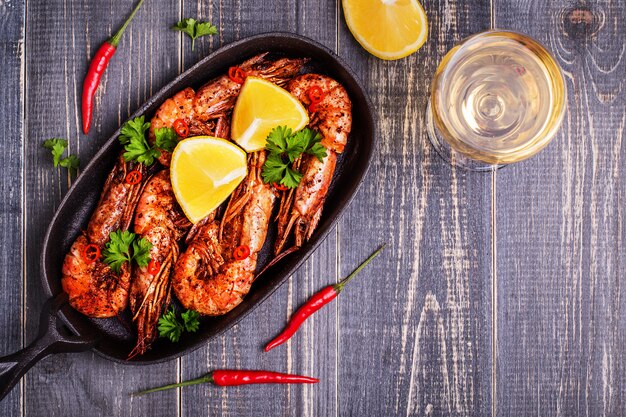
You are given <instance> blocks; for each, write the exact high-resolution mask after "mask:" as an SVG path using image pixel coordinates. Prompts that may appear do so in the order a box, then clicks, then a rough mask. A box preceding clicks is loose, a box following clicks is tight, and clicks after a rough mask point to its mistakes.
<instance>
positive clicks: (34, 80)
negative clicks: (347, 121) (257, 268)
mask: <svg viewBox="0 0 626 417" xmlns="http://www.w3.org/2000/svg"><path fill="white" fill-rule="evenodd" d="M339 3H340V2H339V1H338V0H337V1H329V2H326V1H322V2H319V1H313V0H272V1H271V2H270V1H267V0H251V1H241V0H211V1H200V0H177V1H173V2H160V3H159V4H158V7H156V6H153V5H151V7H147V6H148V5H149V4H150V3H149V2H146V4H145V5H144V8H143V9H142V10H141V11H140V12H139V14H138V15H137V17H136V19H135V21H134V22H133V24H132V25H131V26H130V28H129V30H128V31H127V33H126V35H125V36H124V38H123V40H122V42H121V44H120V48H119V50H118V52H117V54H116V55H115V57H114V58H113V60H112V62H111V66H110V68H109V69H108V70H107V72H106V74H105V76H104V78H103V80H102V86H101V88H100V89H99V90H98V93H97V99H96V108H95V119H94V127H93V130H92V133H91V134H90V135H89V136H88V137H85V136H84V135H82V134H81V133H80V112H79V110H78V107H79V106H78V105H79V103H80V94H81V90H82V87H81V85H82V77H83V75H84V74H85V71H86V68H87V65H88V61H89V59H90V58H91V57H92V56H93V54H94V53H95V51H96V49H97V48H98V47H99V45H100V44H101V43H102V42H103V41H104V40H105V39H106V37H107V35H108V34H110V33H112V32H113V31H115V29H116V28H117V27H118V26H119V24H120V23H121V21H122V20H123V15H124V14H126V13H127V12H128V11H129V10H130V8H131V1H130V0H125V1H124V2H115V1H112V0H104V1H97V2H96V1H91V0H50V1H45V2H44V1H35V0H33V1H29V2H28V4H27V5H26V1H25V0H10V1H1V0H0V68H2V71H0V85H2V87H3V89H2V94H1V95H0V109H1V110H2V112H0V121H1V122H2V123H3V126H4V129H3V133H2V134H1V135H2V136H1V140H2V142H1V143H2V145H3V149H4V152H3V153H2V155H0V167H2V170H3V176H2V190H3V196H2V199H0V226H1V227H0V241H1V242H2V249H0V263H1V264H2V270H1V271H0V294H2V295H1V297H2V303H0V317H1V319H0V354H7V353H10V352H12V351H15V350H16V349H18V348H20V347H21V345H22V342H26V343H27V342H30V341H31V340H32V339H33V338H34V335H35V334H36V330H37V329H36V327H37V317H38V315H39V311H40V308H41V305H42V303H43V301H44V295H43V293H42V290H41V286H40V277H39V254H40V249H41V241H42V238H43V234H44V233H45V230H46V227H47V225H48V223H49V221H50V219H51V217H52V215H53V213H54V211H55V209H56V206H57V205H58V203H59V202H60V200H61V198H62V197H63V195H64V194H65V193H66V191H67V189H68V187H69V185H70V184H71V180H72V179H71V178H70V177H68V175H67V173H66V172H65V171H64V170H55V169H54V168H53V167H52V163H51V158H50V156H49V154H48V152H47V151H45V150H43V149H41V142H42V141H43V140H44V139H46V138H48V137H52V136H57V137H66V138H67V139H69V141H70V149H69V151H70V152H71V153H78V154H79V156H80V157H81V160H82V161H83V163H86V162H87V161H88V160H89V159H90V158H91V157H92V156H93V155H94V153H95V152H96V151H97V149H98V147H99V146H100V144H101V143H103V142H104V141H105V140H106V139H107V138H108V137H109V135H110V134H111V133H112V132H113V131H114V130H115V129H116V128H117V127H118V126H119V125H120V124H121V123H122V122H124V121H125V120H126V118H127V117H128V115H129V114H130V113H132V112H133V111H134V109H136V108H137V107H138V106H139V105H141V104H142V103H143V102H144V101H145V100H146V99H148V98H149V97H150V96H151V95H152V94H154V93H155V92H156V91H157V90H158V89H159V88H160V87H161V86H163V85H164V84H165V83H167V82H168V81H169V80H171V79H172V78H173V77H174V76H175V75H177V74H179V73H180V72H182V71H183V70H184V69H185V68H188V67H190V66H191V65H192V64H194V63H195V62H197V61H198V60H199V59H201V58H202V57H204V56H205V55H206V54H207V53H209V52H211V51H213V50H215V49H217V48H218V47H220V46H222V45H225V44H227V43H230V42H232V41H234V40H236V39H240V38H242V37H245V36H248V35H252V34H256V33H261V32H267V31H272V30H281V31H289V32H296V33H300V34H304V35H306V36H309V37H311V38H313V39H315V40H317V41H319V42H321V43H323V44H325V45H327V46H328V47H330V48H332V49H334V50H336V51H338V53H339V54H340V55H341V56H342V57H343V58H344V59H345V60H347V61H348V62H349V63H350V65H351V66H352V67H353V69H354V70H355V71H356V72H357V74H358V76H359V77H360V79H361V80H363V82H364V84H365V86H366V88H367V90H368V92H369V94H370V97H371V99H372V101H373V104H374V108H375V111H376V113H377V114H378V117H379V120H378V140H379V153H378V155H377V158H376V159H375V160H374V163H373V166H372V169H371V171H370V173H369V174H368V177H367V179H366V181H365V182H364V184H363V188H362V189H361V191H360V192H359V194H358V195H357V197H356V200H355V201H354V202H353V204H352V205H351V206H350V208H349V210H348V211H347V213H346V215H345V216H344V218H343V219H342V220H341V222H340V223H339V226H338V228H337V230H336V232H335V233H331V234H330V235H329V237H328V238H327V239H326V241H325V242H324V243H323V244H322V245H321V246H320V248H319V249H318V250H317V252H316V253H315V254H314V255H313V256H312V257H311V259H310V260H309V261H308V262H307V263H306V264H305V266H304V267H303V268H302V269H301V270H300V271H299V272H298V273H296V274H295V275H294V276H293V277H292V278H291V279H290V280H289V282H288V283H286V284H285V285H283V286H282V287H281V288H279V289H278V290H277V291H276V293H275V294H274V295H273V296H272V297H271V298H270V299H269V300H268V301H267V302H266V303H264V304H263V305H261V306H260V307H259V308H257V309H256V310H255V312H254V313H253V314H251V315H250V316H248V317H247V318H246V319H244V320H243V321H242V322H241V323H239V324H238V325H237V326H235V327H234V328H233V329H231V330H230V331H228V332H226V333H225V334H224V335H223V336H222V337H220V338H218V339H217V340H214V341H212V342H211V343H209V344H208V345H207V347H205V348H202V349H199V350H198V351H196V352H194V353H192V354H190V355H187V356H186V357H184V358H183V359H180V360H177V361H172V362H169V363H165V364H160V365H154V366H149V367H136V366H121V365H117V364H113V363H112V362H109V361H106V360H104V359H102V358H100V357H98V356H97V355H95V354H93V353H83V354H72V355H57V356H54V357H52V358H48V359H46V360H44V361H43V362H41V363H40V364H38V365H36V366H35V367H34V368H33V369H32V370H31V371H30V372H29V373H28V374H27V376H26V377H25V379H24V380H23V381H22V387H17V388H16V390H15V391H14V392H13V393H12V394H11V395H10V396H9V397H7V399H5V400H4V401H3V402H1V403H0V416H5V415H6V416H144V415H145V416H157V417H158V416H197V417H203V416H213V415H219V416H259V415H266V416H313V415H315V416H339V415H340V416H359V417H362V416H392V415H403V416H404V415H406V416H413V415H426V416H487V415H490V414H492V410H495V415H498V416H526V415H541V416H568V417H569V416H593V417H595V416H622V415H626V365H625V363H626V355H625V351H626V348H625V347H626V295H625V294H624V288H625V286H626V257H624V256H623V253H624V249H625V248H626V226H625V214H624V213H625V210H624V207H625V203H626V185H625V183H624V180H623V178H622V176H623V175H624V174H625V173H626V168H625V166H626V164H625V163H624V161H625V159H626V138H625V135H626V134H625V133H624V132H625V129H624V128H625V125H626V116H625V114H626V99H625V98H624V92H625V91H626V62H625V59H624V55H625V54H626V52H625V51H626V39H625V38H624V34H625V33H626V23H624V22H625V21H626V5H624V3H623V2H615V1H609V0H599V1H597V2H585V3H576V2H573V1H569V0H568V1H565V0H561V1H552V2H551V1H548V0H520V1H512V0H493V1H491V2H485V1H477V0H473V1H469V2H456V1H452V0H443V1H434V0H425V1H424V2H423V5H424V8H425V10H426V12H427V15H428V18H429V21H430V37H429V41H428V42H427V44H426V45H425V46H424V47H423V48H422V49H421V50H420V51H419V52H418V53H416V54H414V55H412V56H410V57H408V58H405V59H403V60H399V61H394V62H386V61H381V60H378V59H376V58H374V57H372V56H370V55H368V54H367V53H366V52H365V51H364V50H363V49H362V48H361V47H360V46H359V45H358V44H357V43H356V41H355V40H354V38H353V37H352V36H351V34H350V33H349V31H348V30H347V28H346V27H345V23H344V21H343V17H342V16H341V14H340V10H339ZM492 8H493V10H492ZM182 17H195V18H198V19H202V20H209V21H212V22H213V23H214V24H216V25H217V26H218V29H219V34H218V35H216V36H213V37H205V38H201V39H198V40H196V47H195V50H194V51H192V50H191V43H190V41H189V39H188V38H187V37H185V36H183V35H182V34H180V33H176V32H173V31H171V30H169V27H170V26H171V25H172V24H174V23H175V22H176V21H177V20H179V19H180V18H182ZM493 23H495V25H496V26H497V27H502V28H511V29H517V30H520V31H523V32H526V33H529V34H531V35H532V36H534V37H536V38H538V39H540V40H541V41H543V42H544V43H545V44H546V45H547V46H548V47H549V48H550V49H551V50H553V51H554V53H555V54H556V56H557V58H558V60H559V63H560V64H561V65H562V66H563V68H564V70H565V74H566V80H567V85H568V93H569V110H568V113H567V116H566V118H565V122H564V125H563V128H562V129H561V132H560V134H559V136H558V137H557V138H556V139H555V141H554V143H552V144H551V145H550V146H549V147H548V148H547V149H546V150H544V151H543V152H541V153H540V154H539V155H537V156H536V157H534V158H533V159H531V160H529V161H526V162H523V163H520V164H517V165H513V166H510V167H507V168H506V169H504V170H501V171H499V172H498V173H497V174H496V175H495V177H493V178H492V177H491V176H490V175H484V174H477V173H469V172H465V171H461V170H455V169H453V168H451V167H450V166H448V164H447V163H445V162H443V161H442V160H440V158H438V156H437V155H436V154H435V152H434V150H433V149H432V147H431V146H430V144H429V142H428V139H427V137H426V133H425V126H424V111H425V107H426V102H427V95H428V93H429V90H430V80H431V78H432V74H433V72H434V70H435V68H436V66H437V64H438V62H439V60H440V59H441V57H442V56H443V55H444V54H445V52H446V51H448V50H449V49H450V48H451V47H452V46H453V45H454V44H455V43H457V42H458V41H459V40H460V39H462V38H463V37H465V36H467V35H469V34H471V33H475V32H478V31H481V30H484V29H487V28H489V27H490V25H491V24H493ZM24 28H25V29H24ZM24 30H25V32H24ZM24 33H25V34H24ZM353 139H356V140H358V138H353ZM492 180H494V181H493V182H492ZM493 184H495V185H496V187H495V189H494V188H492V185H493ZM492 202H495V205H494V206H492ZM493 209H495V212H493V211H492V210H493ZM493 217H495V220H496V222H495V224H492V218H493ZM383 242H387V243H388V244H389V247H388V248H387V249H386V250H385V252H384V253H383V255H381V256H380V257H379V258H378V259H377V260H376V261H375V262H374V263H373V264H371V265H370V266H368V268H367V270H366V271H364V272H363V273H362V274H361V276H359V277H358V278H357V279H356V280H355V281H354V282H353V283H351V284H350V286H349V287H348V288H346V291H345V293H344V294H343V295H342V296H340V297H339V299H337V300H336V302H335V303H334V304H331V305H330V306H328V307H326V308H325V309H323V310H322V311H320V312H319V313H317V314H316V315H315V316H314V317H313V318H312V319H311V320H309V321H308V322H307V323H306V324H305V325H304V326H303V328H302V329H301V330H300V332H299V333H298V334H297V335H296V336H295V337H294V338H293V339H292V340H291V341H290V342H289V343H287V344H286V345H284V346H281V347H279V348H277V349H275V350H273V351H272V352H270V353H264V352H263V351H262V348H263V346H264V344H265V343H266V342H267V341H268V340H269V339H271V338H272V337H273V336H274V335H275V334H276V333H278V332H279V331H280V329H281V328H282V327H283V325H284V324H285V321H286V320H287V318H288V317H289V315H290V314H291V313H292V312H293V311H294V310H295V309H296V308H297V307H298V306H299V305H300V304H302V303H303V302H304V301H305V300H306V299H307V298H308V297H309V296H310V295H311V294H313V293H314V292H315V291H316V290H318V289H319V288H321V287H323V286H324V285H326V284H328V283H330V282H333V281H335V280H337V279H339V278H340V277H341V276H345V275H346V274H347V273H349V272H350V271H351V270H352V269H353V268H354V267H355V266H356V265H357V264H358V263H359V262H361V261H362V260H363V259H364V258H365V257H366V256H367V255H368V254H369V253H371V251H372V250H374V249H375V248H376V247H377V246H378V245H379V244H380V243H383ZM492 247H495V249H496V250H495V251H492ZM17 248H20V249H19V250H18V249H17ZM16 253H19V256H16ZM494 257H495V264H494V263H492V259H493V258H494ZM18 271H21V278H22V280H21V281H19V280H17V278H16V275H17V274H18V273H19V272H18ZM494 271H495V276H492V274H493V272H494ZM16 282H17V284H16ZM492 297H495V300H494V299H493V298H492ZM23 301H25V302H23ZM494 318H495V323H494V321H493V319H494ZM493 335H495V336H493ZM494 350H495V352H496V353H497V354H496V356H495V357H492V353H493V352H494ZM216 368H242V369H243V368H251V369H255V368H256V369H271V370H277V371H286V372H294V373H303V374H308V375H312V376H316V377H318V378H320V379H321V382H320V383H319V384H317V385H314V386H293V387H287V386H258V387H253V386H249V387H239V388H238V387H232V388H227V389H221V388H216V387H211V386H195V387H188V388H186V389H184V390H178V391H176V390H172V391H170V392H166V393H162V394H157V395H151V396H146V397H140V398H133V399H131V398H130V397H129V396H128V394H129V393H130V392H132V391H134V390H136V389H141V388H146V387H152V386H156V385H161V384H164V383H169V382H174V381H178V380H181V379H188V378H192V377H197V376H199V375H201V374H203V373H205V372H207V371H208V370H211V369H216ZM494 371H495V372H494ZM494 373H495V377H494V378H492V375H493V374H494ZM20 388H21V389H20ZM494 390H495V398H494V397H493V396H492V393H493V392H494Z"/></svg>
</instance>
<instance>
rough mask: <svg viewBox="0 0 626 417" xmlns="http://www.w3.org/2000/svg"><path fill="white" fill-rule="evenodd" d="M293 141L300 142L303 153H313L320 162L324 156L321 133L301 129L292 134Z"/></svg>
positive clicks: (324, 149) (324, 150)
mask: <svg viewBox="0 0 626 417" xmlns="http://www.w3.org/2000/svg"><path fill="white" fill-rule="evenodd" d="M293 136H294V139H293V140H294V141H295V142H298V143H300V144H302V147H303V148H304V149H303V150H302V152H303V153H306V154H309V155H313V156H315V157H316V158H317V159H319V161H320V162H322V161H323V160H324V158H326V148H325V147H324V145H322V143H321V142H322V135H320V134H319V132H316V131H315V130H311V129H302V130H300V131H299V132H296V133H295V134H294V135H293Z"/></svg>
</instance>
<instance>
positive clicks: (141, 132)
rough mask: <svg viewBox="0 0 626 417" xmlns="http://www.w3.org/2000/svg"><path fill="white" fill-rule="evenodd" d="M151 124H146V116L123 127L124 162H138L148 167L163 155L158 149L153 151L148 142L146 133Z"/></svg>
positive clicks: (137, 118)
mask: <svg viewBox="0 0 626 417" xmlns="http://www.w3.org/2000/svg"><path fill="white" fill-rule="evenodd" d="M149 128H150V123H148V122H145V119H144V116H139V117H135V118H134V119H133V120H129V121H127V122H126V123H124V125H123V126H122V130H121V132H120V137H119V141H120V143H121V144H122V145H124V149H126V152H124V160H126V161H137V162H139V163H141V164H144V165H146V166H148V165H152V164H153V163H154V159H155V158H158V157H159V155H160V154H161V153H160V152H159V150H158V149H153V148H152V147H151V146H150V145H149V144H148V141H147V140H146V131H147V130H148V129H149Z"/></svg>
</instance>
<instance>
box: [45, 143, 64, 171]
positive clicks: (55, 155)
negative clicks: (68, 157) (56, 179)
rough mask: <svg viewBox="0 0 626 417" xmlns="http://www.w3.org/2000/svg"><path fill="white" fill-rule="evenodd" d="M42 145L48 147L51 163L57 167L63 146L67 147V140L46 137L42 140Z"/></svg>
mask: <svg viewBox="0 0 626 417" xmlns="http://www.w3.org/2000/svg"><path fill="white" fill-rule="evenodd" d="M42 146H43V147H44V148H46V149H50V151H51V152H52V163H53V164H54V167H55V168H56V167H58V166H59V162H60V161H61V155H63V152H65V148H67V140H65V139H60V138H52V139H47V140H44V141H43V144H42Z"/></svg>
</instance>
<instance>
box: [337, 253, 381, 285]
mask: <svg viewBox="0 0 626 417" xmlns="http://www.w3.org/2000/svg"><path fill="white" fill-rule="evenodd" d="M385 246H387V244H386V243H384V244H383V245H382V246H381V247H380V248H378V250H377V251H376V252H374V253H372V254H371V255H370V256H369V258H367V259H366V260H364V261H363V262H362V263H361V265H359V266H357V267H356V269H355V270H354V271H352V272H351V273H350V275H348V276H347V277H345V278H344V279H342V280H341V281H339V282H338V283H336V284H335V285H333V288H334V289H335V291H337V294H339V293H340V292H341V291H343V288H344V287H345V286H346V284H347V283H348V282H350V280H351V279H352V278H354V277H355V276H356V275H357V274H358V273H359V272H360V271H361V269H363V268H365V267H366V266H367V264H368V263H370V262H371V261H372V259H374V258H375V257H377V256H378V254H379V253H380V252H381V251H382V250H383V249H384V248H385Z"/></svg>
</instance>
